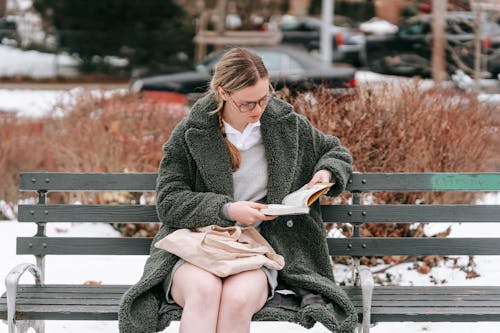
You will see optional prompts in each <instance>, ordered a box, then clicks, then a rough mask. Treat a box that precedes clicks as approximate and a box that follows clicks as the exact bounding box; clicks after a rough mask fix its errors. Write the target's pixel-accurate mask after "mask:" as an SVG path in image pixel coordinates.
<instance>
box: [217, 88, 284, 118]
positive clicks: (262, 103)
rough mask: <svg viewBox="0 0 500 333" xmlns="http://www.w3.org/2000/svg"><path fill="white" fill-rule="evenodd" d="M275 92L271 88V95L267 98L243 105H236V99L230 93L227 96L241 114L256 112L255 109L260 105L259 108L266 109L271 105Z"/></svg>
mask: <svg viewBox="0 0 500 333" xmlns="http://www.w3.org/2000/svg"><path fill="white" fill-rule="evenodd" d="M273 92H274V91H273V89H272V88H270V89H269V93H268V94H267V95H266V96H264V97H262V98H261V99H259V100H258V101H256V102H247V103H241V104H238V103H236V102H235V101H234V99H233V98H232V97H231V94H229V93H226V94H227V96H229V99H230V100H231V102H233V104H234V105H235V106H236V107H237V108H238V110H239V111H240V112H241V113H246V112H250V111H252V110H254V109H255V107H256V106H257V104H259V106H260V107H261V108H264V107H266V105H267V103H269V101H270V100H271V97H273Z"/></svg>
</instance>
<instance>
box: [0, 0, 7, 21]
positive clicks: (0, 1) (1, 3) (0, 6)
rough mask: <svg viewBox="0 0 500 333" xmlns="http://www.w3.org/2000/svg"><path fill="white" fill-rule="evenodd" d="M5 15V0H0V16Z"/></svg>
mask: <svg viewBox="0 0 500 333" xmlns="http://www.w3.org/2000/svg"><path fill="white" fill-rule="evenodd" d="M5 16H7V0H0V17H5Z"/></svg>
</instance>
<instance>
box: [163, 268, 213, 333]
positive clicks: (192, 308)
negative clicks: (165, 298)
mask: <svg viewBox="0 0 500 333" xmlns="http://www.w3.org/2000/svg"><path fill="white" fill-rule="evenodd" d="M221 291H222V281H221V279H220V278H219V277H217V276H215V275H213V274H212V273H209V272H207V271H205V270H203V269H201V268H198V267H196V266H194V265H191V264H190V263H184V264H183V265H182V266H181V267H179V268H178V269H177V271H176V272H175V274H174V279H173V281H172V288H171V291H170V293H171V294H172V298H173V299H174V301H175V302H176V303H177V304H178V305H180V306H181V307H182V308H183V311H182V317H181V323H180V328H179V332H180V333H191V332H207V333H215V330H216V326H217V316H218V312H219V304H220V297H221Z"/></svg>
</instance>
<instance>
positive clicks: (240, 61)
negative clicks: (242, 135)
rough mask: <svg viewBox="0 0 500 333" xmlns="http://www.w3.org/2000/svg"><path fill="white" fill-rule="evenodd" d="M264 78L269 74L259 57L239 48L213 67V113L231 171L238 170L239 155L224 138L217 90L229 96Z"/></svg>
mask: <svg viewBox="0 0 500 333" xmlns="http://www.w3.org/2000/svg"><path fill="white" fill-rule="evenodd" d="M266 77H269V74H268V72H267V69H266V66H264V62H263V61H262V59H261V57H259V56H258V55H257V54H255V53H253V52H251V51H249V50H247V49H244V48H240V47H235V48H232V49H229V50H228V51H227V52H226V53H225V54H224V55H223V56H222V58H221V60H220V61H219V63H218V64H217V66H216V67H215V71H214V75H213V77H212V81H211V82H210V91H211V92H213V93H214V95H215V98H216V99H217V108H216V109H215V110H214V111H213V113H214V114H215V113H217V116H218V117H219V127H220V130H221V132H222V135H223V136H224V140H225V141H226V145H227V148H228V150H229V155H230V157H231V166H232V169H233V171H235V170H238V168H239V167H240V153H239V151H238V148H236V147H235V146H234V145H233V144H232V143H231V142H230V141H229V140H228V138H227V137H226V132H225V130H224V124H223V122H222V110H223V108H224V100H223V99H222V98H221V97H220V96H219V92H218V88H219V87H221V88H222V89H223V90H224V91H225V92H227V93H228V94H231V93H232V92H235V91H238V90H240V89H243V88H246V87H250V86H253V85H255V84H257V82H258V81H259V79H262V78H266Z"/></svg>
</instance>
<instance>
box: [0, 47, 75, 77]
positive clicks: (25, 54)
mask: <svg viewBox="0 0 500 333" xmlns="http://www.w3.org/2000/svg"><path fill="white" fill-rule="evenodd" d="M0 59H1V60H0V63H1V64H0V76H1V77H19V76H29V77H32V78H35V79H43V78H53V77H56V76H72V75H73V76H74V75H76V74H77V72H76V70H75V69H74V67H75V66H76V65H77V64H78V61H77V60H75V59H74V58H72V57H70V56H69V55H65V54H63V55H58V56H56V55H54V54H50V53H42V52H38V51H22V50H19V49H17V48H14V47H11V46H6V45H0Z"/></svg>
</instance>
